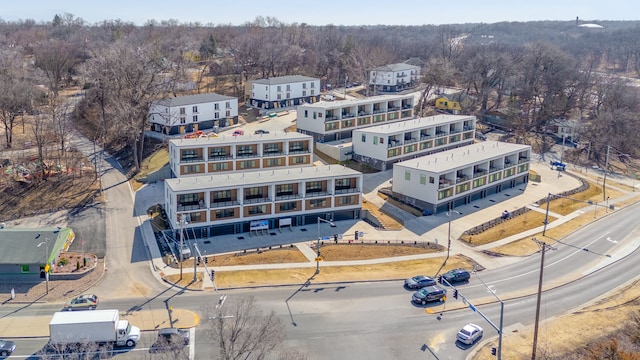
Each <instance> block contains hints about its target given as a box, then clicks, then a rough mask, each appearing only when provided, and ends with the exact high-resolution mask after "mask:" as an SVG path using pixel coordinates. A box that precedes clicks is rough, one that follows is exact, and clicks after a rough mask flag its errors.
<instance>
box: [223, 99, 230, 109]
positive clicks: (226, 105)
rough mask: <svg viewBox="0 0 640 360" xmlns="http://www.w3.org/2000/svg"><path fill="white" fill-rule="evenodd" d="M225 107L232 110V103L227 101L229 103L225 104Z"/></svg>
mask: <svg viewBox="0 0 640 360" xmlns="http://www.w3.org/2000/svg"><path fill="white" fill-rule="evenodd" d="M224 107H225V109H231V102H230V101H227V102H226V103H225V104H224Z"/></svg>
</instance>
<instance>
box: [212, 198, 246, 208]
mask: <svg viewBox="0 0 640 360" xmlns="http://www.w3.org/2000/svg"><path fill="white" fill-rule="evenodd" d="M238 205H240V203H239V202H238V201H237V200H231V199H228V200H221V199H218V200H215V201H214V202H212V203H211V204H210V205H209V207H210V208H212V209H216V208H222V207H230V206H238Z"/></svg>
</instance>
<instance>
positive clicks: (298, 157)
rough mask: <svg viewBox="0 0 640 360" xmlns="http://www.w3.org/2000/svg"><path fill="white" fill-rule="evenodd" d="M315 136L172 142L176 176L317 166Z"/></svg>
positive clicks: (277, 134)
mask: <svg viewBox="0 0 640 360" xmlns="http://www.w3.org/2000/svg"><path fill="white" fill-rule="evenodd" d="M312 157H313V139H312V138H311V136H308V135H304V134H300V133H297V132H274V133H269V134H261V135H255V134H252V135H240V136H230V135H219V136H218V137H202V138H195V139H172V140H170V141H169V164H170V167H171V171H172V172H173V175H174V176H176V177H184V176H199V175H210V174H221V173H231V172H238V171H255V170H271V169H277V168H284V167H287V168H290V167H302V166H311V165H313V158H312Z"/></svg>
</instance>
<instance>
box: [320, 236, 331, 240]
mask: <svg viewBox="0 0 640 360" xmlns="http://www.w3.org/2000/svg"><path fill="white" fill-rule="evenodd" d="M329 240H331V236H323V237H321V238H320V241H329Z"/></svg>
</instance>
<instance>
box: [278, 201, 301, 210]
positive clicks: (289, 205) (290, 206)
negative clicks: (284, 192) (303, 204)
mask: <svg viewBox="0 0 640 360" xmlns="http://www.w3.org/2000/svg"><path fill="white" fill-rule="evenodd" d="M278 208H279V209H280V211H294V210H298V202H297V201H291V202H286V203H281V204H278Z"/></svg>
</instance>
